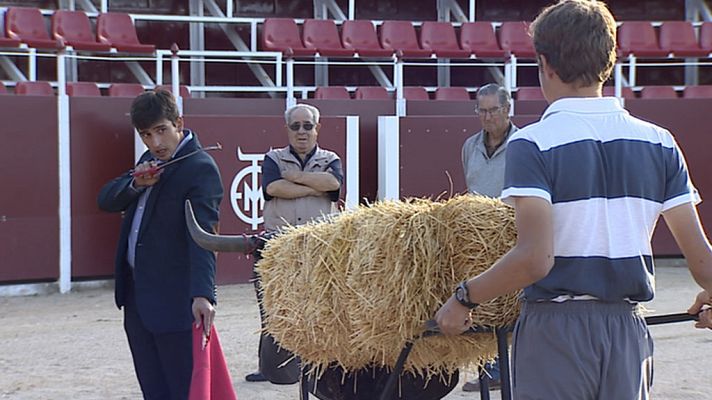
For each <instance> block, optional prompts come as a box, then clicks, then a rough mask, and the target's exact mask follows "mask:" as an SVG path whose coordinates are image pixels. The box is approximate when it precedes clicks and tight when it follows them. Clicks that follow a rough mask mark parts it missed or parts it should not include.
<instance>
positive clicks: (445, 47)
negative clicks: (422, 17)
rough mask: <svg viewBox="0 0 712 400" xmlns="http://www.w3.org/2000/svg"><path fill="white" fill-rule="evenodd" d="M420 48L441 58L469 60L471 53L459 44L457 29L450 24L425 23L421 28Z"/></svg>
mask: <svg viewBox="0 0 712 400" xmlns="http://www.w3.org/2000/svg"><path fill="white" fill-rule="evenodd" d="M420 47H421V48H422V49H423V50H430V51H432V52H433V53H435V55H436V56H437V57H440V58H468V57H470V54H471V53H470V51H467V50H463V49H461V48H460V46H459V45H458V44H457V36H456V35H455V28H454V27H453V26H452V24H451V23H449V22H434V21H425V22H423V25H422V26H421V27H420Z"/></svg>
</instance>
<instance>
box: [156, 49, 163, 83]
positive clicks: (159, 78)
mask: <svg viewBox="0 0 712 400" xmlns="http://www.w3.org/2000/svg"><path fill="white" fill-rule="evenodd" d="M162 84H163V53H161V52H160V51H159V52H156V85H162Z"/></svg>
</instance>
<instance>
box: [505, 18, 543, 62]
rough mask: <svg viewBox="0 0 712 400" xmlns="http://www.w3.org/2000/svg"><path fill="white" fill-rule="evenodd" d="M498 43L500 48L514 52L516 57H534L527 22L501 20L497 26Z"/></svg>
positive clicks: (534, 53)
mask: <svg viewBox="0 0 712 400" xmlns="http://www.w3.org/2000/svg"><path fill="white" fill-rule="evenodd" d="M499 44H500V45H501V46H502V50H504V51H505V52H507V53H508V54H514V55H515V56H516V57H517V58H532V59H533V58H536V51H534V43H532V38H531V37H530V36H529V23H528V22H524V21H517V22H514V21H508V22H503V23H502V26H500V27H499Z"/></svg>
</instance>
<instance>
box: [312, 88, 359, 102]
mask: <svg viewBox="0 0 712 400" xmlns="http://www.w3.org/2000/svg"><path fill="white" fill-rule="evenodd" d="M314 98H315V99H320V100H321V99H329V100H350V99H351V96H350V95H349V91H348V90H346V88H345V87H343V86H328V87H318V88H316V91H314Z"/></svg>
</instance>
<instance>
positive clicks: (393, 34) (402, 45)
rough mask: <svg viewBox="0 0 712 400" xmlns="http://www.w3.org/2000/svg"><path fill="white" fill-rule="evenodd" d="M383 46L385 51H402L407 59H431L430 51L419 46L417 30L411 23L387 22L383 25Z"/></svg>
mask: <svg viewBox="0 0 712 400" xmlns="http://www.w3.org/2000/svg"><path fill="white" fill-rule="evenodd" d="M381 46H382V47H383V48H384V49H389V50H394V51H400V52H402V53H403V55H404V56H407V57H430V55H431V54H432V52H431V51H430V50H423V49H421V48H420V45H419V44H418V38H417V35H416V34H415V28H414V27H413V24H411V23H410V21H385V22H383V24H382V25H381Z"/></svg>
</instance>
